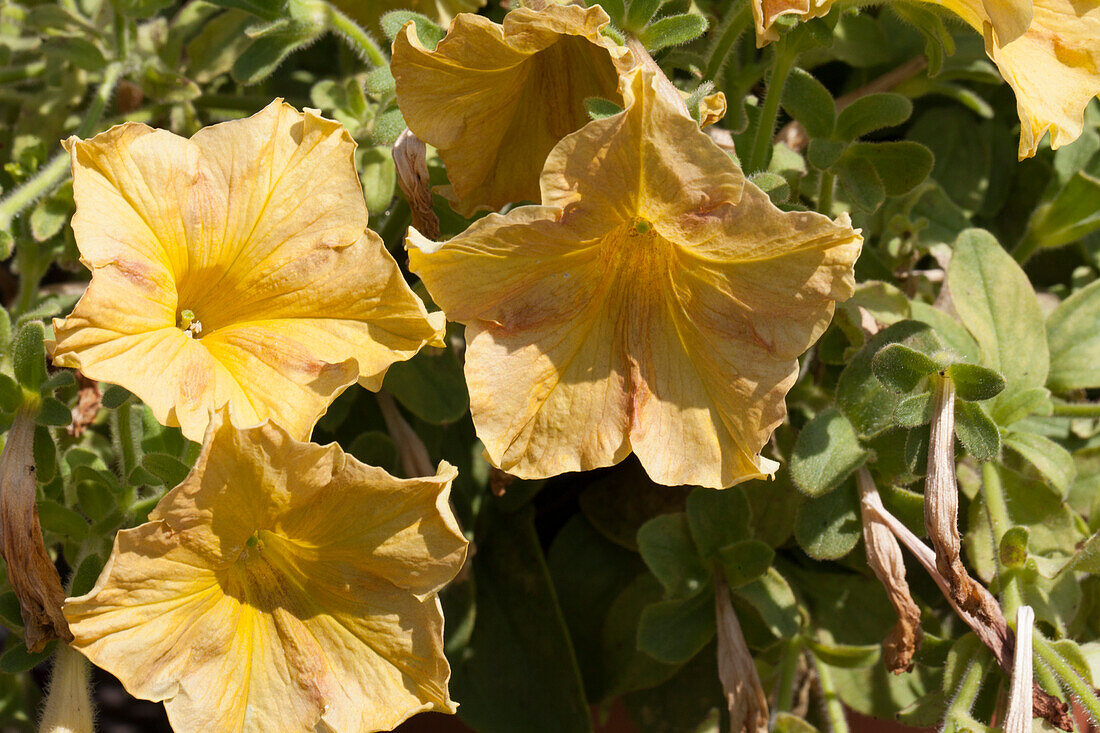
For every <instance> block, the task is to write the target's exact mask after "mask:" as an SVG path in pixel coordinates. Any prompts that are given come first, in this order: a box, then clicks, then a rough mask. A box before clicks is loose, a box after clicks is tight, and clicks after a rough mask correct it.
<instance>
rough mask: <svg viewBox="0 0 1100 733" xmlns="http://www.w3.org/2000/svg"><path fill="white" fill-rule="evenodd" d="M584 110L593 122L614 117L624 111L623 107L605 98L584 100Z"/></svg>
mask: <svg viewBox="0 0 1100 733" xmlns="http://www.w3.org/2000/svg"><path fill="white" fill-rule="evenodd" d="M584 109H585V111H586V112H588V116H589V117H591V118H592V119H593V120H602V119H606V118H608V117H614V116H615V115H617V114H619V113H620V112H622V111H623V108H622V107H620V106H619V105H617V104H615V103H614V102H612V101H611V100H610V99H604V98H603V97H588V98H587V99H585V100H584Z"/></svg>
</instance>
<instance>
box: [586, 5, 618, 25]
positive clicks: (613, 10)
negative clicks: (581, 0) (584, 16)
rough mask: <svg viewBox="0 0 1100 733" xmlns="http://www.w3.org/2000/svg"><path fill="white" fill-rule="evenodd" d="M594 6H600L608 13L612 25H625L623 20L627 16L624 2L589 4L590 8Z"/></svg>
mask: <svg viewBox="0 0 1100 733" xmlns="http://www.w3.org/2000/svg"><path fill="white" fill-rule="evenodd" d="M593 5H599V6H600V7H601V8H603V9H604V12H605V13H607V17H609V18H611V23H612V24H613V25H616V26H621V25H622V24H623V18H624V17H625V16H626V6H624V5H623V0H594V1H593V2H591V3H589V5H588V6H589V7H592V6H593Z"/></svg>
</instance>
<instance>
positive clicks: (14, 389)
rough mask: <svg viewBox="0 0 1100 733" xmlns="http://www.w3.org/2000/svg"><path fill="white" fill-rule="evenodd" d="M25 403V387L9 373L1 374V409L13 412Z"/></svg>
mask: <svg viewBox="0 0 1100 733" xmlns="http://www.w3.org/2000/svg"><path fill="white" fill-rule="evenodd" d="M21 404H23V388H22V387H20V386H19V383H18V382H16V381H15V380H14V379H12V378H11V377H9V376H8V375H7V374H0V411H3V412H8V413H12V412H15V411H16V410H18V409H19V405H21Z"/></svg>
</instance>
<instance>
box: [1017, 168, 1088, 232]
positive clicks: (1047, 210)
mask: <svg viewBox="0 0 1100 733" xmlns="http://www.w3.org/2000/svg"><path fill="white" fill-rule="evenodd" d="M1098 200H1100V178H1097V177H1095V176H1090V175H1089V174H1087V173H1085V172H1084V171H1078V172H1077V173H1076V174H1075V175H1074V176H1073V177H1072V178H1070V179H1069V180H1068V181H1067V182H1066V185H1065V186H1063V187H1062V189H1061V190H1060V191H1058V193H1057V194H1055V196H1054V199H1053V200H1052V201H1051V202H1050V203H1049V204H1046V205H1044V206H1042V207H1041V208H1039V209H1038V210H1037V211H1036V212H1035V213H1034V215H1032V217H1031V221H1030V222H1029V223H1028V229H1027V233H1026V234H1025V235H1024V238H1025V241H1027V240H1032V241H1034V242H1036V243H1037V244H1038V246H1040V247H1062V246H1064V245H1067V244H1070V243H1072V242H1076V241H1077V240H1079V239H1082V238H1083V237H1086V236H1088V235H1089V234H1091V233H1093V232H1095V231H1097V230H1098V229H1100V207H1097V205H1096V202H1097V201H1098Z"/></svg>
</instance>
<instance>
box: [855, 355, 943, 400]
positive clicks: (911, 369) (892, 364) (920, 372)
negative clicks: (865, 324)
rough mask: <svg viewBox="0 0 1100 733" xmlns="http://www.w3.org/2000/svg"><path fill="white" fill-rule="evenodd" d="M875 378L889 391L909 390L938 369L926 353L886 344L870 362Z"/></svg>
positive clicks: (901, 392) (903, 391) (900, 391)
mask: <svg viewBox="0 0 1100 733" xmlns="http://www.w3.org/2000/svg"><path fill="white" fill-rule="evenodd" d="M871 370H872V371H873V372H874V375H875V378H876V379H878V381H880V382H882V385H883V386H884V387H886V389H888V390H890V391H891V392H897V393H899V394H904V393H905V392H911V391H912V390H914V389H915V388H916V386H917V385H918V384H920V382H921V380H922V379H924V378H925V377H927V376H928V375H929V374H932V373H933V372H935V371H938V370H939V367H938V365H937V364H936V362H934V361H933V360H932V358H931V357H930V356H928V355H927V354H922V353H921V352H919V351H916V350H914V349H910V348H909V347H908V346H904V345H902V344H888V345H887V346H886V347H885V348H883V349H882V350H881V351H879V352H878V353H877V354H875V357H874V359H873V360H872V362H871Z"/></svg>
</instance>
